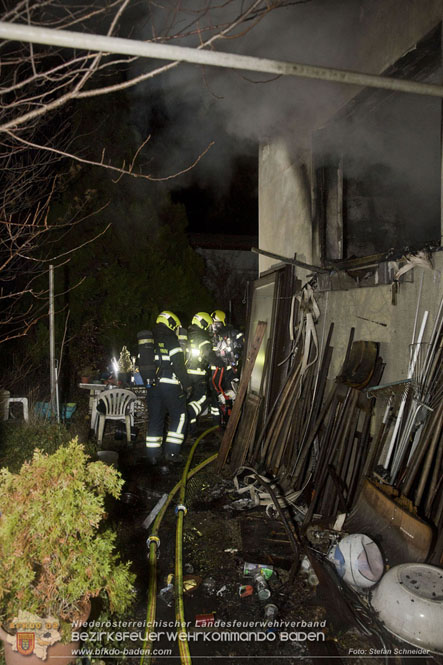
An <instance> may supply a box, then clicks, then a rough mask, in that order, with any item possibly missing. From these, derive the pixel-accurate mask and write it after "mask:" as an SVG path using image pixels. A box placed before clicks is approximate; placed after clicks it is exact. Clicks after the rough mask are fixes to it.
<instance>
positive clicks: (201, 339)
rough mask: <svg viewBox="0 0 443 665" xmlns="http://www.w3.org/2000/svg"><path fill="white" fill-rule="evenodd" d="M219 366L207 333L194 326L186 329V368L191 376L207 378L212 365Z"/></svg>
mask: <svg viewBox="0 0 443 665" xmlns="http://www.w3.org/2000/svg"><path fill="white" fill-rule="evenodd" d="M214 364H215V365H217V366H218V365H219V364H220V360H219V358H217V356H216V355H215V353H214V351H213V349H212V339H211V336H210V335H209V333H208V332H206V331H205V330H202V329H201V328H199V327H198V326H196V325H190V326H189V328H188V357H187V361H186V367H187V370H188V374H190V375H191V376H202V377H204V376H207V374H208V369H209V367H210V366H212V365H214Z"/></svg>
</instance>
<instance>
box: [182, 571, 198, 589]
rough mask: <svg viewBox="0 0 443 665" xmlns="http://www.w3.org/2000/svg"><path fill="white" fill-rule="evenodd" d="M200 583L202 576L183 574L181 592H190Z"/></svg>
mask: <svg viewBox="0 0 443 665" xmlns="http://www.w3.org/2000/svg"><path fill="white" fill-rule="evenodd" d="M201 583H202V578H201V577H198V575H185V576H184V577H183V593H191V592H192V591H195V589H197V587H199V586H200V584H201Z"/></svg>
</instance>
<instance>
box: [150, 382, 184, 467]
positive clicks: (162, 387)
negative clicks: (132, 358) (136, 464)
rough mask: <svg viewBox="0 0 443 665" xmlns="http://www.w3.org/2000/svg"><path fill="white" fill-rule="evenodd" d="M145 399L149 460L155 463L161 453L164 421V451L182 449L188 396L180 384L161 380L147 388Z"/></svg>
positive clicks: (167, 452) (169, 452) (169, 453)
mask: <svg viewBox="0 0 443 665" xmlns="http://www.w3.org/2000/svg"><path fill="white" fill-rule="evenodd" d="M146 403H147V407H148V429H147V432H146V452H147V456H148V459H149V461H151V462H153V463H155V462H156V461H158V459H159V458H160V456H161V453H162V444H163V437H164V432H165V425H166V439H165V446H164V452H165V455H166V456H168V455H176V454H178V453H179V452H180V450H181V446H182V444H183V441H184V439H185V432H186V398H185V394H184V392H183V390H182V387H181V385H180V384H177V383H162V382H161V381H160V382H159V383H158V384H157V385H156V386H153V387H151V388H148V389H147V394H146ZM166 419H167V423H166Z"/></svg>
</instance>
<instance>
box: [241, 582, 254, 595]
mask: <svg viewBox="0 0 443 665" xmlns="http://www.w3.org/2000/svg"><path fill="white" fill-rule="evenodd" d="M253 593H254V587H253V586H251V585H250V584H241V585H240V586H239V588H238V595H239V596H240V598H247V597H248V596H252V594H253Z"/></svg>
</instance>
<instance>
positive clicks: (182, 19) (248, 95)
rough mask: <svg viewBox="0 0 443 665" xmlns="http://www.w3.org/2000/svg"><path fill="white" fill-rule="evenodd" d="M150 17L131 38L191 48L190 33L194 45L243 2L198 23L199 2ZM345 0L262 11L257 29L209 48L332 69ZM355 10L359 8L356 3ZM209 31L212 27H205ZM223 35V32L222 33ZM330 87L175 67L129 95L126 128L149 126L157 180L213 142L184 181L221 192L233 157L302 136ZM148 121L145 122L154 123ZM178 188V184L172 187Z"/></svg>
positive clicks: (351, 13)
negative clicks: (168, 40) (131, 120)
mask: <svg viewBox="0 0 443 665" xmlns="http://www.w3.org/2000/svg"><path fill="white" fill-rule="evenodd" d="M172 4H173V5H174V7H172V5H171V9H170V11H169V12H168V11H165V9H164V8H162V9H160V8H158V7H157V8H154V10H153V11H152V13H151V16H150V20H149V21H147V22H146V24H145V25H144V26H143V29H142V30H141V31H139V34H137V35H136V36H137V37H138V38H143V39H147V38H152V33H153V32H154V33H155V34H160V35H164V34H165V33H166V32H168V33H169V34H174V32H178V31H179V30H183V31H184V32H185V33H186V35H185V36H184V37H183V38H180V39H177V40H174V41H173V43H174V44H179V45H183V46H196V45H197V44H198V39H197V36H196V35H195V34H190V33H193V32H194V31H195V30H196V29H197V22H196V23H194V24H193V23H192V21H193V20H194V21H196V18H197V17H198V19H199V20H198V28H199V31H200V35H201V38H202V39H204V38H205V37H208V36H210V35H211V34H214V33H216V32H217V26H221V27H224V26H226V25H227V24H229V23H230V22H231V21H232V20H233V19H234V17H236V16H238V15H239V14H240V11H241V7H242V3H240V2H237V1H236V0H232V1H231V2H227V3H224V4H222V5H221V6H220V8H215V9H211V10H210V11H208V12H207V13H206V14H205V13H204V12H202V10H201V6H200V5H199V4H198V3H188V4H187V10H186V11H183V12H181V13H178V15H177V14H174V12H173V9H174V10H175V3H172ZM355 4H356V3H354V2H353V0H344V1H341V2H340V3H335V2H332V3H331V2H330V0H310V1H308V2H300V3H298V2H294V3H293V4H291V6H288V7H282V8H277V9H274V10H272V11H270V12H268V13H267V14H266V15H265V16H264V17H263V18H262V20H261V21H259V22H258V23H257V24H256V25H254V26H252V23H254V22H255V21H250V22H248V21H247V22H245V23H244V24H242V25H241V27H240V28H236V29H235V30H234V31H233V34H237V35H241V36H238V37H237V38H235V39H221V40H218V41H217V42H216V43H215V48H216V49H217V50H222V51H230V52H233V53H239V54H248V55H254V56H259V57H265V58H274V59H280V60H289V61H295V62H306V63H310V64H325V62H327V63H328V64H330V65H331V66H341V65H342V64H343V62H344V57H343V51H342V48H341V47H342V43H343V37H344V35H345V34H349V33H350V32H351V33H352V29H353V26H354V23H355V22H356V21H357V22H358V20H359V15H360V14H359V11H360V10H359V8H358V7H356V6H355ZM357 4H358V3H357ZM209 26H211V28H210V27H209ZM230 34H231V33H230ZM334 88H335V86H334V85H333V84H328V83H322V82H317V81H307V80H300V79H295V78H289V77H280V78H275V77H274V78H273V77H270V76H269V75H267V74H260V73H250V72H248V73H244V72H241V71H230V70H226V69H221V68H214V67H199V66H193V65H186V64H182V65H180V66H178V67H177V68H175V69H174V70H172V71H170V72H168V73H166V74H164V75H161V76H160V77H157V78H154V79H152V80H150V81H149V82H148V83H146V84H143V85H141V86H138V87H137V89H136V91H135V93H134V98H135V101H136V103H134V104H133V108H134V113H135V115H136V119H135V122H136V124H137V125H138V126H139V127H140V128H144V131H145V132H146V128H147V127H148V128H149V126H150V125H151V126H154V131H153V137H152V139H151V145H150V148H151V153H152V154H153V155H155V158H154V159H155V162H154V164H155V166H156V168H158V169H159V170H161V172H162V173H163V174H166V173H174V172H176V171H177V170H180V169H181V168H185V167H186V165H187V164H189V163H191V162H192V161H193V159H195V157H196V156H198V155H199V154H201V152H202V151H203V150H204V149H205V148H206V147H207V146H208V145H209V143H210V142H211V141H215V144H214V147H213V148H211V150H210V151H209V153H208V154H207V155H206V156H205V158H204V160H202V163H201V165H200V167H199V168H198V170H197V171H194V173H193V174H192V177H193V178H195V177H196V173H198V178H199V180H200V181H202V182H203V183H207V182H211V181H216V182H217V183H218V184H221V185H223V183H224V182H228V181H229V178H226V177H223V174H226V173H227V172H228V171H229V168H230V167H231V164H232V159H233V158H235V156H236V155H238V154H245V153H246V154H251V155H252V154H255V153H256V149H257V144H258V143H259V142H263V141H266V140H269V139H271V138H272V137H275V136H281V135H284V136H286V137H287V138H288V139H290V140H291V141H292V140H294V135H295V134H298V137H299V139H300V138H301V137H303V135H304V132H305V127H306V126H307V124H308V123H309V122H311V121H312V117H313V114H314V115H317V114H319V111H320V109H321V107H323V106H324V105H325V104H327V103H329V100H330V97H331V95H334V94H335V91H334ZM153 115H154V117H153ZM182 182H183V180H182V179H181V184H182Z"/></svg>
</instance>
